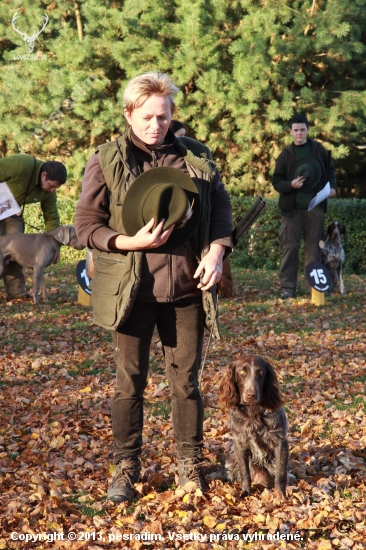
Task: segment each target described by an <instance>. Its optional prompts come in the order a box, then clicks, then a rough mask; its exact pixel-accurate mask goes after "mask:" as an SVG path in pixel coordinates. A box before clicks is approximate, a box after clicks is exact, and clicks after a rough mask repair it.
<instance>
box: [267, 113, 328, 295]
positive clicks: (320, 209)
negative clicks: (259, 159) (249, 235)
mask: <svg viewBox="0 0 366 550" xmlns="http://www.w3.org/2000/svg"><path fill="white" fill-rule="evenodd" d="M290 134H291V136H292V138H293V140H294V141H293V143H292V144H291V145H289V146H287V147H285V149H284V150H283V151H282V153H281V154H280V156H279V157H278V158H277V160H276V167H275V171H274V174H273V178H272V184H273V187H274V188H275V189H276V191H278V192H279V193H280V198H279V203H278V206H279V208H280V210H281V213H282V224H281V230H280V240H281V243H282V259H281V265H280V283H281V288H282V293H281V298H282V299H286V298H293V297H294V296H295V295H296V288H297V271H298V263H299V249H300V241H301V237H302V236H303V237H304V242H305V265H307V264H308V263H309V262H312V261H320V249H319V241H320V240H321V239H323V232H324V212H325V211H326V206H327V201H326V200H324V201H323V202H321V203H320V204H318V205H317V206H315V207H314V208H313V209H312V210H310V212H308V206H309V203H310V201H311V199H312V198H313V197H314V196H315V195H316V194H317V193H318V192H319V191H320V190H321V189H323V187H324V186H325V185H326V184H327V182H329V183H330V188H331V189H330V193H329V197H328V198H333V197H335V196H336V194H337V183H336V175H335V170H334V166H333V163H332V161H331V153H330V151H327V150H326V149H325V148H324V147H323V146H322V145H321V144H320V143H319V142H317V141H315V140H314V139H310V138H309V137H308V134H309V122H308V120H307V118H306V116H305V115H295V116H294V117H292V119H291V121H290Z"/></svg>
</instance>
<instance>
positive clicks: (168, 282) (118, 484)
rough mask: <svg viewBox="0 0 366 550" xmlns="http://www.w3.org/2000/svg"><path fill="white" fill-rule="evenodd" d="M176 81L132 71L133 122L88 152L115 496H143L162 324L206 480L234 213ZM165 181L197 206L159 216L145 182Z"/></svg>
mask: <svg viewBox="0 0 366 550" xmlns="http://www.w3.org/2000/svg"><path fill="white" fill-rule="evenodd" d="M177 92H178V89H177V88H176V86H175V85H174V84H173V82H172V81H171V80H170V78H169V77H168V76H167V75H165V74H162V73H158V72H151V73H146V74H143V75H141V76H138V77H136V78H134V79H132V80H131V81H130V82H129V83H128V85H127V87H126V89H125V91H124V95H123V101H124V115H125V118H126V120H127V122H128V125H129V127H128V129H127V131H126V132H125V133H124V134H123V135H122V136H121V137H119V138H118V140H116V142H111V143H106V144H104V145H102V146H100V147H98V148H97V150H96V153H95V154H94V155H93V156H92V157H91V158H90V159H89V161H88V164H87V166H86V170H85V175H84V179H83V183H82V193H81V196H80V201H79V203H78V205H77V210H76V216H75V225H76V228H77V233H78V238H79V240H80V242H81V243H83V244H84V245H86V246H88V247H89V248H92V249H93V259H94V276H93V283H92V289H93V290H92V305H93V314H94V321H95V322H96V323H97V324H99V325H101V326H103V327H105V328H109V329H111V330H112V336H113V343H114V346H115V348H116V364H117V380H116V387H115V394H114V398H113V404H112V430H113V436H114V440H115V453H114V461H115V464H116V465H117V467H116V471H115V475H114V477H113V479H112V481H111V483H110V485H109V488H108V498H110V499H111V500H113V501H114V502H122V501H126V500H132V499H133V497H134V494H135V492H134V484H135V483H136V482H137V481H138V479H139V475H140V459H139V455H140V453H141V446H142V428H143V393H144V389H145V387H146V383H147V376H148V366H149V352H150V344H151V339H152V335H153V330H154V327H155V326H156V327H157V330H158V333H159V336H160V339H161V342H162V346H163V352H164V357H165V363H166V376H167V379H168V382H169V387H170V394H171V400H172V417H173V428H174V438H175V442H176V450H177V457H178V474H179V483H180V485H182V486H184V485H185V484H186V483H187V482H188V481H194V482H196V484H197V486H198V487H199V488H200V489H201V490H203V491H205V490H207V485H206V483H205V480H204V477H203V474H202V463H203V453H202V447H203V403H202V399H201V395H200V391H199V386H198V380H197V375H198V369H199V366H200V362H201V354H202V345H203V332H204V326H205V325H206V327H208V328H209V329H210V330H211V329H213V330H214V332H215V331H216V330H217V327H216V315H215V306H214V298H215V285H216V283H217V282H218V281H219V280H220V277H221V271H222V259H223V256H224V253H225V249H226V248H228V249H230V248H231V246H232V241H231V233H232V215H231V206H230V199H229V196H228V194H227V192H226V191H225V189H224V185H223V184H222V182H221V179H220V174H219V172H218V171H217V169H216V167H215V165H214V164H213V162H212V161H209V160H207V159H206V158H205V156H206V155H205V151H206V147H205V146H204V145H202V144H200V143H199V142H197V141H195V140H192V139H190V138H182V139H181V140H178V139H176V138H175V136H174V134H173V132H172V131H171V130H169V125H170V122H171V119H172V116H173V112H174V107H175V105H174V95H175V94H176V93H177ZM184 140H185V141H184ZM201 153H202V156H200V155H201ZM152 170H153V171H152ZM148 171H151V172H150V173H149V174H147V172H148ZM167 180H168V181H167ZM173 180H174V181H173ZM159 186H160V187H159ZM166 186H168V187H169V186H171V187H172V189H173V191H174V196H178V195H179V193H182V189H183V191H184V193H183V195H182V194H181V195H179V197H181V198H180V199H177V200H176V203H178V204H174V205H173V206H174V208H172V210H175V206H180V204H179V203H180V202H181V200H183V202H184V201H187V212H186V214H187V215H185V217H184V219H183V218H182V216H181V218H179V221H177V220H176V221H175V224H174V225H170V226H167V224H166V223H165V222H166V220H164V219H155V218H157V217H158V214H156V215H155V217H151V219H150V217H149V212H151V209H150V206H151V204H152V203H154V200H155V199H154V200H153V199H150V198H149V199H148V200H145V198H144V197H145V195H146V193H147V191H146V189H148V190H150V189H152V190H153V192H155V191H159V190H160V188H162V189H163V190H164V191H163V192H162V194H161V197H163V195H164V196H165V194H166V193H165V187H166ZM177 187H179V189H178V190H177ZM168 191H169V193H170V191H171V190H170V188H169V190H168ZM176 191H177V192H178V191H179V193H178V194H177V195H175V192H176ZM149 192H150V191H149ZM186 196H187V197H188V198H187V199H186V198H185V197H186ZM131 197H132V198H131ZM182 197H183V198H182ZM192 197H193V198H192ZM158 202H159V200H158ZM172 203H173V200H172ZM169 207H170V205H169ZM144 209H145V210H146V212H145V213H144V215H142V210H144ZM184 210H186V208H184ZM156 212H159V208H158V209H157V210H156ZM169 215H170V214H169ZM144 216H145V218H144ZM146 216H147V218H146ZM139 220H140V221H139ZM141 220H143V221H141ZM164 224H165V225H164ZM168 225H169V224H168Z"/></svg>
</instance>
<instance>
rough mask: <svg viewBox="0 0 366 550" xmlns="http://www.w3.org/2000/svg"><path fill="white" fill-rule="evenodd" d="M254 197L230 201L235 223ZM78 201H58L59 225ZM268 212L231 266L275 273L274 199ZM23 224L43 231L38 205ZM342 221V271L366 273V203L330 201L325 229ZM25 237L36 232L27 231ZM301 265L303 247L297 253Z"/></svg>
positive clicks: (277, 218) (66, 256)
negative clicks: (273, 270) (270, 270)
mask: <svg viewBox="0 0 366 550" xmlns="http://www.w3.org/2000/svg"><path fill="white" fill-rule="evenodd" d="M255 201H256V198H253V197H232V205H233V211H234V222H235V223H237V222H238V221H239V219H240V218H241V217H242V216H244V214H245V212H247V211H248V210H249V208H250V207H251V206H252V205H253V204H254V202H255ZM76 202H77V199H75V198H67V197H60V198H59V199H58V205H59V212H60V216H61V223H62V224H66V223H73V220H74V213H75V205H76ZM266 202H267V204H268V208H267V209H266V210H265V211H264V213H263V214H262V216H261V217H260V219H259V220H258V221H257V222H256V223H255V224H254V226H253V227H252V228H251V230H250V231H249V232H248V233H247V234H246V235H245V236H244V237H243V239H242V240H241V241H240V243H239V245H238V247H237V249H236V250H235V251H234V252H233V254H232V260H233V263H234V264H235V265H237V266H242V267H255V268H265V269H278V267H279V263H280V259H281V245H280V241H279V238H278V233H279V228H280V223H281V215H280V211H279V210H278V207H277V199H266ZM25 220H26V222H28V223H30V224H32V225H33V226H35V227H37V228H39V230H40V231H44V230H45V228H44V224H43V218H42V214H41V211H40V207H39V205H30V206H27V207H26V209H25ZM335 220H338V221H341V222H342V223H343V224H344V225H345V226H346V228H347V235H348V236H347V240H345V241H344V243H343V245H344V250H345V254H346V262H345V267H346V269H348V270H349V271H354V272H355V273H366V200H364V199H363V200H359V199H333V200H329V201H328V212H327V214H326V218H325V227H327V226H328V224H329V223H331V222H332V221H335ZM26 231H27V233H33V232H35V231H36V230H35V229H34V228H32V227H27V228H26ZM84 257H85V251H81V252H77V251H76V250H73V249H70V248H68V247H62V259H63V260H64V261H66V260H68V261H77V260H79V259H80V258H84ZM300 258H301V261H302V262H303V245H302V248H301V251H300Z"/></svg>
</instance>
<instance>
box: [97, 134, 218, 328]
mask: <svg viewBox="0 0 366 550" xmlns="http://www.w3.org/2000/svg"><path fill="white" fill-rule="evenodd" d="M118 145H119V147H120V151H121V155H122V159H123V161H122V159H121V157H120V155H119V153H118V150H117V147H116V144H115V142H109V143H105V144H104V145H101V146H100V147H98V148H97V149H96V152H99V162H100V166H101V168H102V171H103V174H104V178H105V182H106V184H107V187H108V189H109V193H110V197H109V200H110V204H109V210H110V213H111V217H110V219H109V227H110V228H111V229H113V230H114V231H117V232H118V233H122V234H125V233H126V231H125V228H124V226H123V220H122V206H123V202H124V199H125V196H126V193H127V191H128V189H129V188H130V186H131V185H132V183H133V181H134V178H133V176H132V175H131V172H132V173H133V174H136V175H137V174H138V173H139V171H138V166H137V160H136V158H135V155H134V153H133V146H132V143H131V141H130V135H129V132H127V133H126V134H123V135H122V136H121V137H119V138H118ZM186 145H187V146H189V147H190V148H191V149H192V150H194V152H195V153H196V154H197V153H198V154H199V153H201V154H202V155H203V157H199V156H196V155H195V154H193V152H192V151H191V150H189V149H187V147H186ZM176 146H177V149H178V151H179V153H180V155H181V156H182V158H184V160H185V163H186V166H187V170H188V174H189V176H190V177H191V178H192V179H193V180H194V182H195V184H196V185H197V188H198V191H199V194H200V199H201V213H200V220H199V222H198V224H197V227H196V230H195V232H194V234H193V236H192V238H191V243H192V249H193V252H194V253H195V254H196V256H197V257H198V258H203V256H204V255H205V254H207V252H208V250H209V230H210V215H211V182H212V179H213V176H214V174H215V165H214V163H213V162H212V161H211V160H208V159H207V158H206V157H207V156H208V155H209V154H210V152H209V149H208V148H207V147H206V146H205V145H203V144H201V143H199V142H198V141H195V140H192V139H189V138H187V139H185V140H184V143H183V140H182V142H181V141H180V140H179V141H177V144H176ZM127 163H128V167H129V168H130V170H128V167H127ZM143 254H144V253H143V252H135V251H128V252H99V251H97V250H95V251H94V253H93V259H94V276H93V282H92V287H93V292H92V305H93V314H94V321H95V322H96V323H97V324H98V325H100V326H102V327H104V328H108V329H111V330H116V329H117V328H118V326H119V325H120V324H122V323H123V322H124V321H125V320H126V319H127V317H128V315H129V312H130V311H131V308H132V306H133V303H134V301H135V298H136V295H137V291H138V288H139V285H140V280H141V268H142V258H143ZM202 298H203V307H204V310H205V313H206V326H207V328H209V329H210V330H211V328H213V329H214V336H216V337H218V329H217V324H216V310H215V302H216V290H215V289H214V290H212V291H209V292H202Z"/></svg>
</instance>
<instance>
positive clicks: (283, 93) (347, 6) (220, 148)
mask: <svg viewBox="0 0 366 550" xmlns="http://www.w3.org/2000/svg"><path fill="white" fill-rule="evenodd" d="M15 12H17V16H16V18H15V23H14V27H16V28H17V29H18V31H20V32H21V33H23V35H21V34H19V32H17V31H16V30H15V29H14V28H13V26H12V18H13V16H14V13H15ZM45 14H46V15H47V17H48V22H47V25H46V26H45V28H44V29H43V30H42V32H41V33H40V34H39V36H38V37H37V38H36V39H35V42H34V49H33V52H32V54H29V55H30V56H31V58H30V59H26V58H24V56H26V55H27V52H26V44H25V42H24V33H27V35H28V37H31V36H32V34H33V33H34V32H38V31H39V30H40V29H41V28H42V25H43V24H44V22H45ZM365 23H366V0H353V1H352V2H349V1H348V0H305V1H303V0H276V2H274V1H273V0H172V1H170V2H166V1H165V0H140V1H139V2H136V1H135V0H125V1H116V0H115V1H112V0H107V1H106V2H104V3H103V4H100V3H98V2H97V1H96V0H87V1H86V0H85V1H84V0H78V1H73V2H71V1H69V0H59V1H57V2H56V1H54V2H51V3H48V2H46V1H43V0H38V1H36V2H34V1H31V0H12V1H7V2H3V5H2V12H1V16H0V32H1V36H3V39H2V40H0V66H1V83H0V113H1V122H0V153H1V154H2V155H5V154H10V153H12V152H17V151H27V152H31V153H34V154H37V155H38V156H43V157H44V158H48V157H51V156H52V157H53V158H54V157H59V158H63V159H64V160H65V162H66V163H67V165H68V168H69V170H70V171H71V173H72V174H73V176H74V177H75V178H79V177H80V175H81V173H82V171H83V168H84V165H85V161H86V159H87V158H88V156H89V155H90V153H91V152H92V151H93V149H94V146H95V145H96V144H98V143H100V142H104V141H105V140H107V139H111V138H112V137H113V136H114V135H116V134H117V133H118V132H119V131H122V130H123V128H124V126H125V123H124V117H123V109H122V105H121V92H122V90H123V88H124V86H125V84H126V82H127V81H128V80H129V79H130V78H131V77H133V76H135V75H137V74H140V73H142V72H145V71H148V70H160V71H164V72H168V73H169V74H171V75H172V77H173V80H174V81H175V82H176V83H177V85H179V86H180V88H181V90H182V93H181V94H179V96H178V97H177V105H178V109H177V112H176V115H175V116H176V117H177V118H180V119H181V120H182V121H184V122H185V123H186V124H187V126H188V128H189V132H190V135H192V136H193V137H197V139H200V140H202V141H205V142H206V143H207V144H208V145H209V146H210V147H211V149H212V152H213V155H214V158H215V160H216V161H217V163H218V165H219V167H220V169H221V171H222V173H223V175H224V177H225V179H226V181H227V183H228V185H229V189H230V190H231V192H233V193H237V194H239V193H244V194H256V193H264V192H270V191H271V184H270V174H271V171H272V170H273V167H274V161H275V158H276V157H277V155H278V154H279V152H280V151H281V149H282V148H283V146H284V145H285V144H286V143H288V142H289V141H290V137H289V135H288V133H287V127H288V121H289V119H290V118H291V116H292V115H293V114H294V113H295V112H305V113H306V114H307V115H308V117H309V120H310V122H311V136H313V137H315V138H316V139H319V140H320V141H322V142H323V143H324V145H325V146H326V147H327V148H329V149H331V150H332V153H333V157H334V158H335V160H336V166H337V169H338V175H339V179H340V180H341V181H343V185H344V186H350V185H351V184H349V183H348V180H350V181H356V178H359V179H360V178H363V180H362V182H361V184H360V185H359V187H358V188H357V186H356V188H355V189H354V191H356V192H358V191H359V190H360V189H361V192H362V188H363V193H366V189H365V187H366V186H365V182H364V176H363V174H364V171H365V157H364V154H365V150H364V149H360V148H359V147H360V146H361V147H362V146H363V145H364V140H365V134H364V132H365V121H366V109H365V95H366V92H365V80H366V68H365V62H364V59H365V49H366V48H365V43H366V34H365V31H364V29H365ZM32 56H34V58H32ZM354 187H355V185H354Z"/></svg>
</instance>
